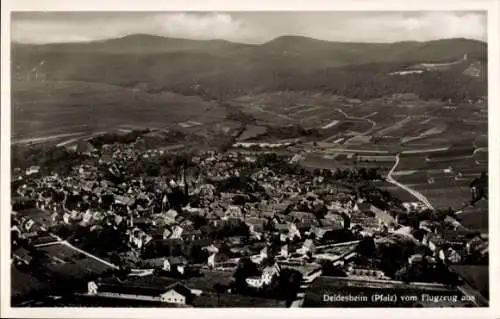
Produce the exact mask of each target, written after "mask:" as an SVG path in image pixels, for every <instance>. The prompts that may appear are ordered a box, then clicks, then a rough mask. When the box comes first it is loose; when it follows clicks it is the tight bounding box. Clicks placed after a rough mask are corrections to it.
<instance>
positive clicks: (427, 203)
mask: <svg viewBox="0 0 500 319" xmlns="http://www.w3.org/2000/svg"><path fill="white" fill-rule="evenodd" d="M398 164H399V154H397V155H396V162H395V163H394V166H393V167H392V168H391V170H390V171H389V173H387V181H388V182H389V183H391V184H394V185H396V186H398V187H399V188H402V189H404V190H405V191H407V192H408V193H410V194H412V195H413V196H415V197H416V198H417V199H418V200H420V201H421V202H422V203H424V205H425V206H427V208H429V209H431V210H434V207H432V204H431V202H430V201H429V200H428V199H427V197H425V196H424V195H423V194H422V193H419V192H417V191H416V190H414V189H411V188H409V187H408V186H406V185H404V184H401V183H400V182H398V181H397V180H395V179H394V178H393V177H392V173H394V170H395V169H396V167H397V166H398Z"/></svg>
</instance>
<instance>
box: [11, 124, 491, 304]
mask: <svg viewBox="0 0 500 319" xmlns="http://www.w3.org/2000/svg"><path fill="white" fill-rule="evenodd" d="M153 134H154V132H153V131H151V130H144V131H130V132H121V133H114V134H105V135H102V136H97V137H92V138H89V139H87V140H77V141H73V142H72V143H68V144H65V145H64V146H49V147H45V146H40V145H35V146H30V147H26V148H25V150H23V151H24V152H25V153H23V155H22V157H23V158H24V159H25V161H24V162H22V163H21V161H18V162H13V171H12V179H11V184H12V189H11V193H12V215H11V222H12V223H11V240H12V250H11V253H12V256H11V257H12V263H11V270H12V305H13V306H121V307H130V306H137V307H140V306H142V307H367V306H370V307H429V306H432V307H436V306H442V307H443V306H444V307H483V306H487V305H488V296H487V291H486V292H485V291H483V290H482V289H481V288H479V287H475V286H474V285H473V284H472V283H470V282H469V281H468V280H467V279H466V278H465V277H467V276H466V275H464V269H467V267H466V266H468V265H487V264H488V238H487V236H484V235H483V234H481V233H480V232H478V231H476V230H472V229H469V228H467V227H464V226H463V225H462V224H461V223H460V221H459V220H458V217H457V216H456V214H455V212H454V211H452V210H441V209H430V208H429V207H428V205H426V203H424V202H422V201H420V200H419V199H418V198H415V199H414V201H403V200H401V199H400V198H398V197H397V196H396V195H394V194H393V193H391V192H390V191H387V190H385V189H382V188H380V187H379V186H378V185H379V184H380V183H382V182H384V181H386V180H389V179H390V178H392V177H391V176H390V172H386V171H383V170H379V169H377V168H374V167H371V168H368V169H366V168H364V167H357V166H352V167H351V168H341V169H339V168H337V169H325V168H316V169H311V168H310V167H303V166H302V165H300V163H299V162H298V161H297V157H298V156H299V155H298V151H297V147H298V146H297V145H293V143H286V144H282V145H271V146H270V145H260V147H250V148H249V147H242V145H240V144H237V143H235V144H233V145H230V146H229V147H227V146H226V147H224V148H214V147H205V148H202V147H198V148H187V147H182V146H181V147H168V146H164V145H161V143H151V142H148V136H152V135H153ZM172 134H174V133H172ZM31 158H33V159H35V158H36V160H33V161H31V162H30V159H31ZM15 164H19V166H18V167H16V165H15ZM485 178H486V175H482V177H481V178H479V179H476V180H471V181H470V182H471V194H472V196H473V201H472V202H475V201H480V200H481V201H485V200H487V199H486V198H484V194H485V190H484V183H485ZM486 180H487V179H486ZM478 194H480V195H479V196H478ZM408 294H413V295H418V296H420V295H427V296H429V297H428V298H418V299H415V298H403V297H404V296H405V295H408ZM332 295H336V296H337V297H335V298H333V297H332V298H325V296H332ZM360 295H363V296H364V297H363V298H354V297H353V298H348V297H347V296H360ZM385 295H395V296H398V298H396V299H394V300H393V299H392V298H383V297H380V298H379V297H377V296H385Z"/></svg>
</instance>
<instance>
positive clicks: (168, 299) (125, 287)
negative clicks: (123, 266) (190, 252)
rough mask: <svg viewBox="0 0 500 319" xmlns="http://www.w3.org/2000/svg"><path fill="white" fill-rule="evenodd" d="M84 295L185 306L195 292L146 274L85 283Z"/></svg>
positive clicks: (189, 302)
mask: <svg viewBox="0 0 500 319" xmlns="http://www.w3.org/2000/svg"><path fill="white" fill-rule="evenodd" d="M167 283H170V284H167ZM86 296H89V297H94V298H115V299H124V300H140V301H148V302H152V303H153V304H154V303H168V304H172V305H177V306H186V305H189V304H191V302H192V300H193V298H194V296H195V294H194V293H193V292H192V290H191V289H189V288H188V287H186V286H184V285H182V284H181V283H178V282H176V281H175V280H173V279H165V278H161V277H157V278H155V277H154V276H146V277H128V278H127V279H126V280H125V281H119V280H116V279H111V280H105V281H102V282H99V283H96V282H93V281H91V282H89V283H88V285H87V293H86Z"/></svg>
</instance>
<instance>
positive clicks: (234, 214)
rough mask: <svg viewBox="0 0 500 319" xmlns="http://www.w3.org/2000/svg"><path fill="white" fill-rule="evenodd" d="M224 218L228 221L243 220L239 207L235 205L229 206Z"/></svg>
mask: <svg viewBox="0 0 500 319" xmlns="http://www.w3.org/2000/svg"><path fill="white" fill-rule="evenodd" d="M224 218H226V219H229V218H238V219H240V218H243V211H242V210H241V208H240V207H239V206H235V205H229V207H228V208H227V210H226V211H225V213H224Z"/></svg>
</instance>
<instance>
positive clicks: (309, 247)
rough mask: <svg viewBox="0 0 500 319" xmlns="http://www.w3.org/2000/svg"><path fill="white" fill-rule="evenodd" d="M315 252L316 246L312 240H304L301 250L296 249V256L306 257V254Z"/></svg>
mask: <svg viewBox="0 0 500 319" xmlns="http://www.w3.org/2000/svg"><path fill="white" fill-rule="evenodd" d="M315 250H316V246H315V245H314V242H313V241H312V239H306V241H305V242H304V244H303V245H302V247H301V248H299V249H297V253H298V254H302V255H306V254H308V253H314V252H315Z"/></svg>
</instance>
